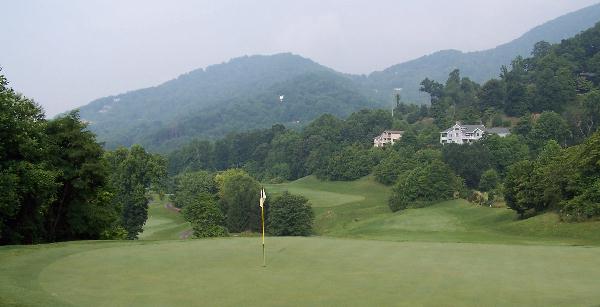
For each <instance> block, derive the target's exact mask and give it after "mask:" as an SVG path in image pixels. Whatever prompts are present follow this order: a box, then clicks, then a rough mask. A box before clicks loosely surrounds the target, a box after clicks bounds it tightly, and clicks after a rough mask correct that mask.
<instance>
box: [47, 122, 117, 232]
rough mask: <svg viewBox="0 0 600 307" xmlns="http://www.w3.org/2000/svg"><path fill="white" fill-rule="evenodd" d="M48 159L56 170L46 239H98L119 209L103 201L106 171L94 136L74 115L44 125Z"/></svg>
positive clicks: (111, 222)
mask: <svg viewBox="0 0 600 307" xmlns="http://www.w3.org/2000/svg"><path fill="white" fill-rule="evenodd" d="M46 134H47V135H48V144H47V149H48V153H47V159H48V161H49V163H50V164H52V165H53V166H54V167H55V168H56V169H57V170H60V172H59V175H58V176H57V177H56V182H57V184H58V193H57V195H58V197H57V198H56V199H55V200H54V201H53V202H52V204H51V205H50V206H49V207H48V210H47V211H46V213H45V215H46V219H45V227H46V235H47V239H48V240H50V241H56V240H74V239H98V238H99V237H100V234H101V233H102V232H104V231H105V230H107V229H110V228H111V227H112V225H113V224H114V222H115V220H117V219H118V215H119V208H118V207H117V206H115V205H114V204H111V202H110V201H106V200H104V201H100V200H102V199H105V198H106V197H105V195H104V194H105V193H107V188H106V185H107V175H108V174H107V168H106V165H105V163H104V161H103V160H102V155H103V153H104V151H103V149H102V147H101V146H100V144H98V143H97V142H96V136H95V135H94V134H93V133H91V132H90V131H89V130H87V126H86V125H85V124H84V123H83V122H82V121H81V120H80V119H79V114H78V113H77V112H71V113H69V114H67V115H65V116H62V117H59V118H57V119H54V120H51V121H49V122H48V124H47V126H46Z"/></svg>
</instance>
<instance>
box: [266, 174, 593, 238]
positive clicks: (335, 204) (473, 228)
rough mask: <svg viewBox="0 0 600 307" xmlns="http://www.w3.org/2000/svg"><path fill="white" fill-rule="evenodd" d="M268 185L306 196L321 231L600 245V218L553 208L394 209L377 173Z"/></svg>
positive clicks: (464, 205) (452, 204)
mask: <svg viewBox="0 0 600 307" xmlns="http://www.w3.org/2000/svg"><path fill="white" fill-rule="evenodd" d="M266 188H267V191H268V192H271V193H274V194H277V193H280V192H282V191H284V190H288V191H290V192H291V193H297V194H301V195H304V196H306V197H307V198H308V199H309V200H310V201H311V203H312V204H313V207H314V210H315V213H316V219H315V229H316V232H317V234H319V235H326V236H334V237H349V238H364V239H375V240H388V241H430V242H479V243H501V244H515V243H518V244H571V245H600V222H587V223H563V222H560V220H559V218H558V216H557V215H556V214H554V213H546V214H542V215H540V216H536V217H533V218H529V219H526V220H519V219H518V218H517V215H516V214H515V213H514V212H513V211H512V210H509V209H505V208H487V207H480V206H474V205H471V204H469V203H468V202H466V201H464V200H453V201H447V202H442V203H439V204H436V205H434V206H431V207H427V208H421V209H408V210H404V211H401V212H396V213H392V212H391V211H390V210H389V209H388V207H387V200H388V198H389V195H390V193H391V189H390V188H389V187H386V186H384V185H381V184H378V183H377V182H375V180H374V179H373V178H372V177H365V178H362V179H360V180H357V181H353V182H323V181H320V180H318V179H316V178H315V177H312V176H309V177H305V178H302V179H300V180H297V181H294V182H290V183H285V184H277V185H267V186H266ZM353 196H354V197H353Z"/></svg>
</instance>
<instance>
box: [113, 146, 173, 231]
mask: <svg viewBox="0 0 600 307" xmlns="http://www.w3.org/2000/svg"><path fill="white" fill-rule="evenodd" d="M105 159H106V161H107V163H108V165H109V170H110V177H109V179H110V184H111V186H112V188H113V192H114V194H115V197H114V200H113V201H114V202H115V204H116V205H117V206H119V207H120V208H121V210H122V211H121V212H122V213H121V224H122V226H123V227H124V228H125V230H126V231H127V238H128V239H136V238H137V236H138V234H139V233H141V232H142V231H143V227H144V224H145V223H146V220H147V218H148V198H147V197H146V191H147V190H148V189H150V188H154V189H156V190H159V189H163V188H164V187H163V186H161V184H162V183H164V177H165V176H166V174H167V167H166V160H165V159H164V158H163V157H161V156H160V155H156V154H150V153H148V152H146V151H145V150H144V148H143V147H141V146H139V145H134V146H132V147H131V148H130V149H127V148H119V149H117V150H115V151H113V152H107V153H106V155H105Z"/></svg>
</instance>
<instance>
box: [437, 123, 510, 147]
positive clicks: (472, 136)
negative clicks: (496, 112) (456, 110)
mask: <svg viewBox="0 0 600 307" xmlns="http://www.w3.org/2000/svg"><path fill="white" fill-rule="evenodd" d="M486 133H491V134H497V135H499V136H501V137H505V136H507V135H509V134H510V131H509V130H508V128H502V127H493V128H485V126H484V125H463V124H461V123H460V122H456V124H455V125H454V126H452V127H450V128H448V129H446V130H444V131H442V132H440V143H442V144H449V143H455V144H469V143H473V142H476V141H477V140H479V139H481V138H482V137H483V136H484V135H485V134H486Z"/></svg>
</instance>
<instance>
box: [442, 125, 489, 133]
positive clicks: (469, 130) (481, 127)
mask: <svg viewBox="0 0 600 307" xmlns="http://www.w3.org/2000/svg"><path fill="white" fill-rule="evenodd" d="M459 126H460V127H461V130H463V128H464V130H463V131H464V132H466V133H473V132H474V131H475V130H477V129H479V130H481V131H485V126H484V125H459ZM452 131H454V126H452V127H450V128H448V129H446V130H444V131H442V132H441V133H450V132H452Z"/></svg>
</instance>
